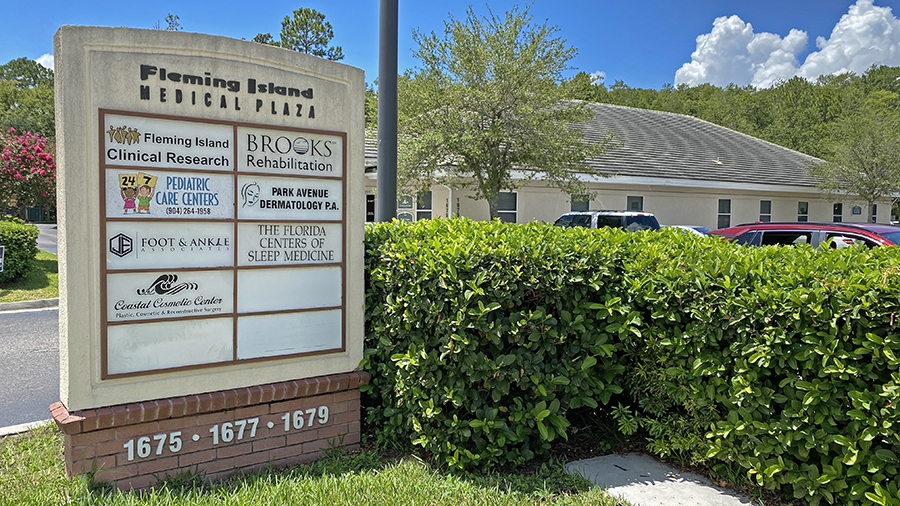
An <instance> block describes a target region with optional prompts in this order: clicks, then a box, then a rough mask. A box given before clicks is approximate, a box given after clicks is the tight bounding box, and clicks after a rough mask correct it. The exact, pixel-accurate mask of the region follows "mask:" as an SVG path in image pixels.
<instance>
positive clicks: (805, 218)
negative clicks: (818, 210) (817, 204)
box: [797, 200, 809, 223]
mask: <svg viewBox="0 0 900 506" xmlns="http://www.w3.org/2000/svg"><path fill="white" fill-rule="evenodd" d="M801 204H806V212H805V213H801V212H800V210H801V209H800V206H801ZM808 222H809V201H808V200H806V201H803V200H798V201H797V223H808Z"/></svg>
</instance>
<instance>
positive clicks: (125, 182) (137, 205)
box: [119, 172, 157, 214]
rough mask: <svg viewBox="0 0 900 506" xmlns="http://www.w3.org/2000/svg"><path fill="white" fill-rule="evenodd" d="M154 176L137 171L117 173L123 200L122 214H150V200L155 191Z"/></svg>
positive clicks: (155, 178)
mask: <svg viewBox="0 0 900 506" xmlns="http://www.w3.org/2000/svg"><path fill="white" fill-rule="evenodd" d="M156 180H157V177H156V176H152V175H150V174H145V173H143V172H138V173H137V174H119V191H120V192H121V194H122V200H123V201H124V202H125V205H124V207H123V211H122V214H128V213H129V212H130V213H132V214H150V202H151V201H152V200H153V193H154V192H155V191H156Z"/></svg>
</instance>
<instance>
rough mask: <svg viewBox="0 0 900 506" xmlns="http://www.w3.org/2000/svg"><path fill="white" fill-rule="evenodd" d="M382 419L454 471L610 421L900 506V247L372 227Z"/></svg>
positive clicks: (659, 441)
mask: <svg viewBox="0 0 900 506" xmlns="http://www.w3.org/2000/svg"><path fill="white" fill-rule="evenodd" d="M366 267H367V283H368V289H367V295H366V311H367V315H366V332H367V337H366V339H367V349H366V354H365V358H364V360H363V362H362V366H363V367H364V368H366V369H367V370H369V371H370V372H371V373H372V374H373V380H372V382H371V384H370V385H369V386H368V387H367V389H366V398H365V399H366V404H367V406H368V409H369V421H370V422H374V423H373V425H374V426H375V427H378V430H379V433H378V437H379V438H381V439H383V440H391V441H395V442H396V441H400V442H403V441H405V442H411V443H413V444H416V445H420V446H422V447H423V448H425V449H426V450H428V451H429V452H431V453H433V455H434V457H435V458H436V459H437V460H438V461H439V462H443V463H445V464H447V465H450V466H453V467H459V468H465V467H473V466H491V465H502V464H515V463H520V462H523V461H525V460H527V459H529V458H531V457H532V456H534V455H535V454H539V453H541V452H544V451H546V450H547V449H548V448H549V443H550V442H551V441H552V440H553V439H554V438H556V437H560V436H564V435H565V433H566V429H567V427H568V425H569V422H568V420H567V418H566V415H567V412H568V410H570V409H574V408H578V407H581V406H596V405H600V404H607V403H610V401H611V400H612V404H615V405H614V406H613V405H611V406H609V407H608V409H610V410H611V411H612V412H613V413H614V415H615V416H616V418H617V419H618V421H619V424H620V427H621V429H622V430H623V432H626V433H627V432H637V431H640V433H642V434H645V435H646V437H647V438H648V443H649V446H650V448H651V449H652V450H653V451H655V452H657V453H659V454H663V455H665V454H668V455H674V456H677V457H680V458H682V459H684V460H685V461H691V462H699V461H703V460H706V459H709V462H708V464H709V465H711V466H713V468H714V469H715V468H718V467H722V468H723V469H725V468H730V469H734V468H737V469H741V470H742V472H743V473H745V474H746V476H747V477H748V478H750V479H752V480H753V481H756V482H757V483H759V484H760V485H761V486H764V487H767V488H770V489H778V490H779V491H780V492H781V493H782V494H784V495H786V496H788V497H796V498H802V499H804V500H806V501H808V502H809V504H818V503H819V502H820V501H821V502H824V503H829V504H853V505H855V504H900V500H898V499H897V497H898V488H900V478H898V473H897V467H898V463H900V461H898V455H900V437H898V432H897V427H898V426H900V425H898V424H900V419H898V417H900V411H898V409H900V406H898V404H900V399H898V398H897V397H898V392H900V360H898V358H897V355H900V332H898V330H897V326H898V325H900V248H876V249H872V250H866V249H852V248H851V249H842V250H829V251H815V250H812V249H811V248H809V247H799V248H782V247H766V248H745V247H740V246H736V245H732V244H728V243H725V242H723V241H719V240H717V239H715V238H712V237H707V238H697V237H694V236H688V235H686V234H679V233H676V232H672V231H665V232H660V233H636V234H629V233H624V232H621V231H618V230H611V229H607V230H584V229H567V230H563V229H559V228H556V227H552V226H545V225H538V224H530V225H505V224H501V223H499V222H493V223H483V222H482V223H478V222H472V221H469V220H464V219H460V220H449V221H448V220H428V221H420V222H416V223H413V224H400V223H393V224H384V225H375V226H370V227H369V228H368V229H367V236H366Z"/></svg>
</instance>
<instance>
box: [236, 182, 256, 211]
mask: <svg viewBox="0 0 900 506" xmlns="http://www.w3.org/2000/svg"><path fill="white" fill-rule="evenodd" d="M259 194H260V190H259V185H258V184H256V183H247V184H245V185H244V186H243V187H241V197H242V198H243V199H244V204H243V205H242V206H241V207H253V204H256V201H257V200H259Z"/></svg>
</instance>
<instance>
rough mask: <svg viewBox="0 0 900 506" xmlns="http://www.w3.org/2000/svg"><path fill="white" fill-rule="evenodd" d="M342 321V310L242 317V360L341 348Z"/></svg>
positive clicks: (239, 345)
mask: <svg viewBox="0 0 900 506" xmlns="http://www.w3.org/2000/svg"><path fill="white" fill-rule="evenodd" d="M341 322H342V319H341V311H340V310H338V309H335V310H332V311H314V312H304V313H284V314H274V315H261V316H245V317H241V318H238V358H239V359H252V358H260V357H276V356H279V355H292V354H295V353H309V352H315V351H322V350H333V349H334V348H335V347H337V346H339V345H340V342H339V341H338V340H337V338H338V336H340V335H341V328H342V323H341Z"/></svg>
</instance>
